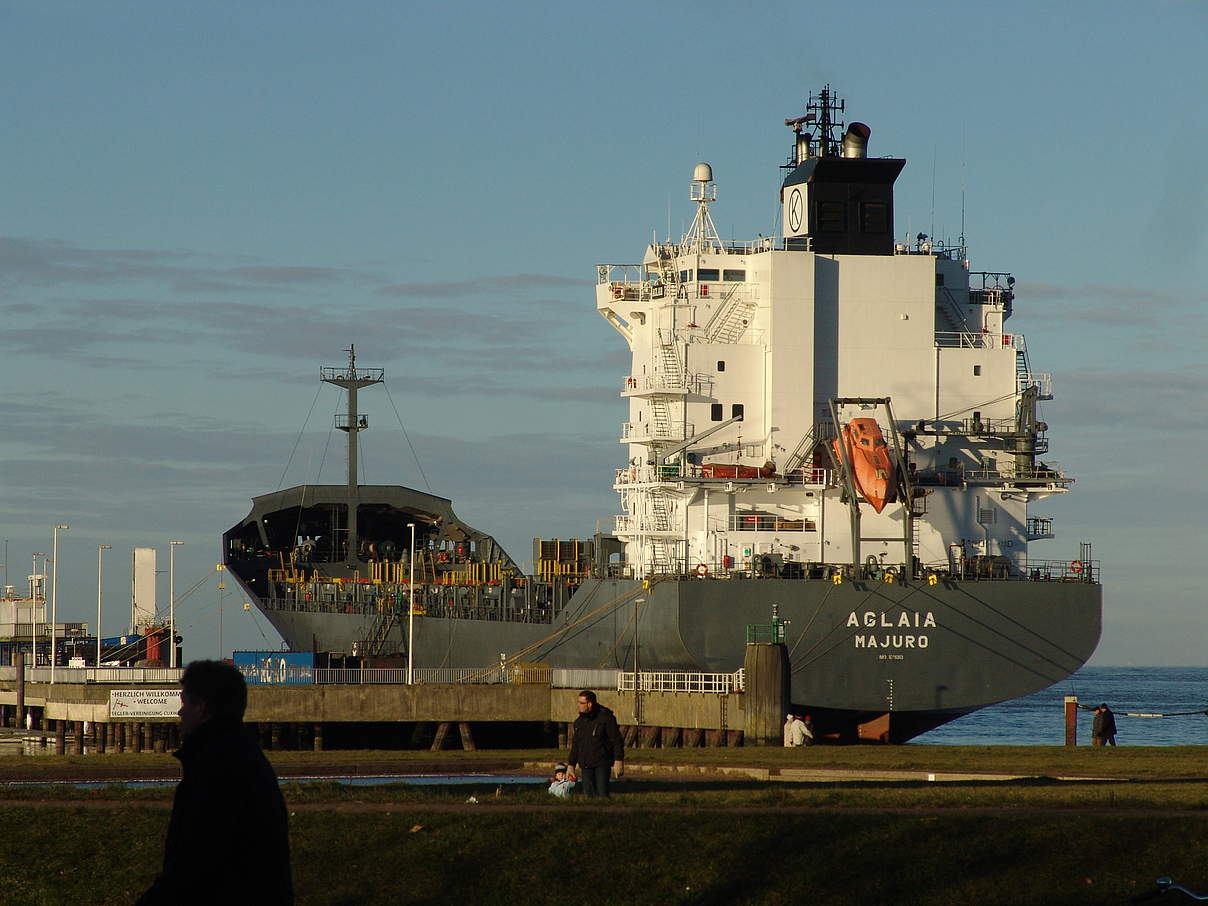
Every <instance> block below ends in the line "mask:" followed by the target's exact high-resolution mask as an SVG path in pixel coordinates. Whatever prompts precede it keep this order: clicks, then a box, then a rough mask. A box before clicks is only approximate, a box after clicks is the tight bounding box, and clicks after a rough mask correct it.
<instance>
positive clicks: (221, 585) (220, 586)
mask: <svg viewBox="0 0 1208 906" xmlns="http://www.w3.org/2000/svg"><path fill="white" fill-rule="evenodd" d="M225 569H226V564H225V563H219V564H217V565H216V566H215V567H214V570H215V572H217V573H218V660H222V593H223V591H224V590H225V589H226V583H225V582H223V581H222V572H223V570H225Z"/></svg>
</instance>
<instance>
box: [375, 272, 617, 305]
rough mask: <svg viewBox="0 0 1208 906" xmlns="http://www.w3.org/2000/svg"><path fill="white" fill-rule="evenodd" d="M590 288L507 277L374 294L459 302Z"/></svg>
mask: <svg viewBox="0 0 1208 906" xmlns="http://www.w3.org/2000/svg"><path fill="white" fill-rule="evenodd" d="M593 285H594V284H593V283H592V282H591V281H590V280H581V279H574V278H571V277H558V276H553V275H550V274H510V275H501V276H491V277H477V278H474V279H470V280H450V281H443V282H439V283H419V282H417V283H392V284H389V285H387V286H383V287H381V288H380V289H378V292H379V293H381V294H382V295H386V296H422V297H427V298H442V299H460V298H465V297H469V296H499V295H507V296H520V295H523V294H526V293H529V292H535V291H538V290H545V289H570V288H573V289H580V290H581V289H584V288H586V287H590V286H593Z"/></svg>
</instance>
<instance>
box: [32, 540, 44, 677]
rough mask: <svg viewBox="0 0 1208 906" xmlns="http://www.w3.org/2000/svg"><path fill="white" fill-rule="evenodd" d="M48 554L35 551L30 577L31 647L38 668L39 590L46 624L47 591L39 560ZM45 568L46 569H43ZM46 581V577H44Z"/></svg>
mask: <svg viewBox="0 0 1208 906" xmlns="http://www.w3.org/2000/svg"><path fill="white" fill-rule="evenodd" d="M45 556H46V554H44V553H42V551H34V571H33V575H31V576H30V577H29V600H30V604H31V605H32V606H31V607H30V611H29V623H30V628H29V632H30V640H29V644H30V647H31V648H33V650H34V666H35V667H37V666H38V589H39V588H42V622H43V623H45V622H46V589H45V588H44V587H42V583H41V582H39V581H38V576H39V575H40V574H39V572H38V558H39V557H45ZM43 568H45V567H43ZM43 580H44V581H45V577H43Z"/></svg>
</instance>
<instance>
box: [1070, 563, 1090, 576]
mask: <svg viewBox="0 0 1208 906" xmlns="http://www.w3.org/2000/svg"><path fill="white" fill-rule="evenodd" d="M1084 569H1086V567H1085V566H1084V565H1083V563H1082V561H1081V560H1071V561H1070V572H1072V573H1073V574H1074V575H1075V576H1077V575H1081V574H1082V571H1083V570H1084Z"/></svg>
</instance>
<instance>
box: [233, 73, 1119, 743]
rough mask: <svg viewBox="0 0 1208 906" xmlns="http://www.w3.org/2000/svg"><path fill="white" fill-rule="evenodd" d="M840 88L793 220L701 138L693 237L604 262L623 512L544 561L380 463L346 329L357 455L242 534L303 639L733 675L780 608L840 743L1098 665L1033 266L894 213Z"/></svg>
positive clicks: (887, 184) (268, 598) (1091, 598)
mask: <svg viewBox="0 0 1208 906" xmlns="http://www.w3.org/2000/svg"><path fill="white" fill-rule="evenodd" d="M843 115H844V105H843V104H842V102H839V101H837V100H836V99H835V98H834V97H833V96H832V95H831V92H830V90H829V88H827V89H824V90H823V91H821V92H820V93H819V94H818V95H817V96H816V97H814V96H811V97H810V99H809V101H808V104H807V109H806V111H805V113H804V115H802V116H800V117H796V118H794V119H790V120H787V121H786V125H787V126H788V127H789V128H790V129H791V130H792V153H791V156H790V159H789V161H788V163H787V164H786V165H785V167H784V169H785V176H784V179H783V182H782V186H781V189H780V204H781V210H782V223H781V235H780V236H777V237H758V238H757V239H755V240H752V241H749V242H733V241H729V242H723V241H722V240H721V239H720V237H719V233H718V230H717V229H716V227H715V225H714V222H713V216H712V208H713V207H714V205H715V202H716V201H717V188H716V183H715V182H714V180H713V173H712V169H711V167H710V166H709V165H708V164H703V163H702V164H698V165H697V166H696V168H695V170H694V172H693V178H692V181H691V185H690V195H689V198H690V201H691V202H692V203H693V204H694V205H695V212H694V218H693V221H692V224H691V227H690V228H689V230H688V231H687V232H686V234H685V235H684V236H682V237H681V238H680V239H679V240H678V241H674V242H673V241H670V240H668V241H664V242H655V243H652V244H650V245H648V246H647V247H646V249H645V253H644V254H643V256H642V258H641V261H640V262H638V263H634V264H629V265H613V264H605V265H600V266H598V268H597V285H596V299H595V304H596V308H597V310H598V312H599V313H600V314H601V315H602V316H603V317H604V319H605V320H607V321H608V323H609V324H610V325H611V326H612V327H613V329H614V330H615V331H616V332H617V333H618V334H620V335H621V337H622V338H623V339H624V341H625V343H626V344H627V345H628V347H629V350H630V353H631V366H630V369H629V373H628V374H627V375H624V376H623V377H622V378H621V381H620V384H621V386H620V387H619V388H618V392H619V393H620V395H621V397H623V398H624V399H626V400H628V405H629V413H628V420H627V421H626V422H625V423H624V424H623V425H622V427H621V430H620V432H619V440H620V442H621V444H622V445H623V446H624V450H625V453H624V462H623V464H622V465H621V467H620V468H618V469H617V470H616V472H615V475H614V476H613V484H614V488H615V489H616V491H617V493H618V495H619V498H620V511H621V512H620V514H619V515H617V516H616V517H615V526H614V531H613V532H611V533H607V532H597V534H595V535H594V536H593V537H592V538H591V539H589V540H574V539H572V540H554V541H549V540H541V539H538V540H537V541H536V542H535V543H534V550H533V562H534V568H533V571H532V574H531V575H524V574H522V572H521V570H520V568H519V566H518V564H517V563H516V562H515V561H514V560H512V559H511V558H510V557H509V556H508V555H507V554H506V553H505V552H503V550H502V549H501V548H500V547H499V545H498V544H496V543H495V541H494V540H493V539H492V538H491V537H490V536H488V535H485V534H483V533H481V532H478V531H476V530H474V529H472V528H470V527H469V526H467V525H465V524H464V523H462V522H461V521H460V520H458V519H457V517H456V516H455V515H454V513H453V511H452V507H451V504H450V502H449V501H448V500H446V499H444V498H440V497H436V496H434V495H431V494H425V493H423V492H420V491H416V490H414V489H410V488H403V487H392V486H371V485H360V484H359V483H358V480H357V476H356V471H355V460H356V450H355V437H356V434H357V433H358V432H359V431H361V430H364V429H365V428H366V427H367V421H366V420H365V417H364V416H363V415H361V414H360V413H359V410H358V409H357V401H356V392H357V390H359V389H361V388H364V387H368V386H371V385H372V384H374V383H377V382H379V381H380V379H381V372H380V370H374V369H369V370H366V369H361V368H359V367H358V366H357V365H356V360H355V356H354V353H353V352H352V350H351V349H350V351H349V362H348V365H347V367H346V368H342V369H324V371H323V373H322V375H321V377H322V379H323V380H325V381H328V382H329V383H333V384H336V385H338V386H340V387H342V388H343V389H345V390H346V392H347V393H348V398H349V399H348V408H347V411H346V412H345V413H343V414H341V415H337V417H336V419H337V420H336V427H337V428H339V429H341V430H344V431H346V432H348V436H349V463H350V465H349V476H348V482H347V484H345V485H334V486H332V485H319V486H316V485H303V486H299V487H296V488H291V489H288V490H285V491H279V492H277V493H275V494H269V495H265V496H263V497H258V498H256V499H255V500H254V502H253V509H252V511H251V513H249V515H248V516H247V517H246V518H245V519H244V520H243V521H242V522H240V523H239V524H238V525H236V526H234V527H233V528H232V529H231V530H229V531H228V532H227V533H226V535H225V537H224V545H225V551H226V553H225V561H226V564H227V565H228V567H229V568H230V570H231V573H232V575H233V576H234V577H235V578H236V579H237V580H238V581H239V582H240V584H241V585H242V587H243V588H244V590H245V591H246V592H247V594H248V595H249V597H250V598H251V600H253V601H254V602H255V603H256V604H257V606H258V607H259V608H260V609H262V610H263V611H264V613H265V614H266V616H267V617H268V618H269V620H270V621H271V622H272V623H273V625H274V626H275V627H276V628H277V629H278V631H279V632H281V634H282V635H283V636H284V638H285V639H286V640H287V641H288V642H289V644H290V645H291V647H293V648H294V649H296V650H315V651H328V652H334V653H343V654H367V655H379V654H390V653H397V656H398V657H399V658H401V659H403V660H405V661H406V662H407V663H408V664H411V665H414V666H417V667H438V666H439V667H445V666H454V667H474V668H479V667H486V666H488V665H498V664H499V663H500V661H501V660H502V661H503V662H504V663H515V662H520V661H524V662H543V663H548V664H550V665H551V666H555V667H579V668H600V667H615V668H620V669H622V670H627V671H636V669H637V668H638V667H639V666H640V667H641V669H642V670H643V671H651V670H655V671H704V672H730V671H734V670H736V669H738V667H740V666H741V665H742V663H743V656H744V650H745V645H746V642H747V641H748V639H750V638H752V635H753V634H754V635H755V636H758V635H759V630H760V628H761V627H762V629H765V630H766V629H767V628H768V626H769V620H772V631H773V635H774V636H775V639H774V640H775V641H780V642H783V643H784V645H785V646H786V653H787V655H788V659H789V664H790V671H791V677H790V691H789V694H790V698H791V701H792V702H793V703H794V704H796V705H798V706H800V707H803V708H808V709H809V711H810V712H811V714H812V715H813V717H814V722H815V726H816V727H817V728H818V732H819V734H820V736H823V737H829V738H833V739H838V740H843V741H855V740H860V739H863V740H879V741H888V742H901V741H904V740H907V739H910V738H912V737H914V736H917V735H918V734H920V733H923V732H925V731H926V730H928V729H930V728H932V727H935V726H938V725H939V724H942V723H944V722H946V721H949V720H952V719H953V718H955V717H959V716H960V715H962V714H966V713H968V712H970V711H973V710H976V709H978V708H981V707H985V706H986V705H989V704H993V703H996V702H1000V701H1004V700H1007V699H1010V698H1015V697H1019V696H1022V695H1027V694H1029V693H1031V692H1035V691H1037V690H1038V689H1043V688H1045V687H1047V686H1049V685H1051V684H1052V683H1055V682H1057V681H1059V680H1061V679H1063V678H1065V677H1066V676H1068V675H1069V674H1071V673H1073V672H1074V671H1075V670H1077V669H1078V668H1079V667H1080V666H1082V665H1083V664H1084V663H1085V662H1086V660H1087V659H1088V658H1089V657H1090V655H1091V654H1092V653H1093V651H1094V649H1095V645H1096V644H1097V642H1098V639H1099V633H1100V626H1101V610H1102V603H1101V588H1100V586H1099V584H1098V564H1097V562H1096V561H1094V560H1093V559H1092V558H1091V552H1090V547H1089V545H1082V546H1081V547H1080V548H1079V549H1078V553H1077V554H1075V555H1072V556H1071V557H1070V558H1069V559H1067V560H1056V561H1055V560H1046V559H1040V558H1037V557H1034V556H1031V555H1030V554H1029V551H1028V545H1029V543H1030V542H1033V541H1036V540H1040V539H1047V538H1051V537H1053V535H1052V520H1051V519H1050V518H1049V517H1046V516H1033V515H1030V513H1029V509H1028V507H1029V504H1030V503H1032V502H1033V501H1036V500H1041V499H1043V498H1045V497H1048V496H1051V495H1055V494H1061V493H1064V492H1065V491H1066V490H1067V489H1068V488H1069V486H1070V484H1071V482H1072V480H1073V479H1072V478H1070V477H1068V476H1067V475H1065V474H1064V473H1063V472H1062V471H1061V470H1059V469H1058V468H1057V467H1056V466H1055V465H1054V464H1052V463H1049V462H1047V461H1045V460H1044V459H1042V457H1044V456H1045V455H1046V454H1047V452H1048V442H1047V438H1046V432H1047V425H1046V424H1045V423H1044V422H1043V421H1042V420H1041V418H1040V415H1039V404H1040V403H1041V402H1043V401H1044V400H1047V399H1049V398H1050V397H1051V381H1050V378H1049V376H1048V375H1047V374H1042V373H1038V372H1035V371H1033V370H1032V367H1031V364H1030V362H1029V360H1028V355H1027V347H1026V345H1025V343H1024V340H1023V337H1022V336H1021V335H1019V334H1017V333H1014V332H1011V331H1010V330H1009V329H1008V328H1007V326H1006V323H1007V320H1008V318H1009V317H1010V316H1011V314H1012V309H1013V305H1014V282H1015V281H1014V279H1013V277H1012V276H1011V275H1010V274H1008V273H1005V272H982V271H974V270H973V269H972V267H971V265H970V262H969V260H968V256H967V252H966V249H965V247H964V242H963V237H962V240H961V241H960V242H958V243H956V244H955V245H952V246H950V245H947V244H944V243H941V242H937V241H934V240H932V239H931V238H929V237H927V236H925V235H922V234H918V235H916V236H914V237H913V238H911V239H910V240H909V241H902V240H899V239H895V236H894V194H893V193H894V182H895V180H896V179H897V177H898V175H899V174H900V173H901V172H902V169H903V167H904V166H905V161H904V160H902V159H900V158H875V157H869V156H868V150H867V149H868V142H869V139H870V136H871V130H870V129H869V128H868V126H866V125H864V124H862V123H858V122H852V123H850V124H847V123H844V122H843V121H842V117H843ZM618 459H620V457H618ZM1071 553H1072V552H1071ZM773 615H775V616H774V618H773ZM402 616H405V617H406V619H400V617H402Z"/></svg>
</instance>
